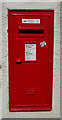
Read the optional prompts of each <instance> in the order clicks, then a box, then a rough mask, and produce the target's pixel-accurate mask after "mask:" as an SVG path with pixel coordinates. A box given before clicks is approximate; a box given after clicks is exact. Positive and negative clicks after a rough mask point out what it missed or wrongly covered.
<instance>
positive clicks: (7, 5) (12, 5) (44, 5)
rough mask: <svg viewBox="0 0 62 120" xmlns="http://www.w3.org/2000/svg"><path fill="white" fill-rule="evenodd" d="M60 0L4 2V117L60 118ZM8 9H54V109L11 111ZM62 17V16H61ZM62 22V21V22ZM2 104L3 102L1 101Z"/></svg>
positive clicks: (1, 44) (0, 43) (0, 70)
mask: <svg viewBox="0 0 62 120" xmlns="http://www.w3.org/2000/svg"><path fill="white" fill-rule="evenodd" d="M60 4H61V3H60V2H42V0H39V1H38V0H36V1H33V0H30V1H29V2H24V1H23V2H22V0H21V1H20V2H2V3H1V5H2V8H1V7H0V12H1V14H2V20H1V22H2V24H1V26H0V28H1V30H0V31H1V32H0V33H1V37H2V41H1V40H0V49H1V51H0V56H1V57H2V60H1V61H0V65H1V66H0V73H1V77H0V78H1V79H2V82H1V85H2V88H1V86H0V89H1V90H2V118H60ZM8 9H54V60H53V61H54V62H53V109H52V111H47V112H45V111H41V112H9V86H8V83H9V79H8V78H9V75H8V33H7V29H8V12H7V10H8ZM61 18H62V17H61ZM61 23H62V22H61ZM0 104H1V103H0Z"/></svg>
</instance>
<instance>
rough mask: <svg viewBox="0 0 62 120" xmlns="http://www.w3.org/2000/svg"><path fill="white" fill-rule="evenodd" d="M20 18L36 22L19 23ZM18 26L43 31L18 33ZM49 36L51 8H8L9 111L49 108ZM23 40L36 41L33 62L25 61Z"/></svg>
mask: <svg viewBox="0 0 62 120" xmlns="http://www.w3.org/2000/svg"><path fill="white" fill-rule="evenodd" d="M22 18H24V19H40V24H26V23H24V24H22V21H21V20H22ZM22 29H29V30H30V29H35V30H36V29H37V30H44V32H43V33H42V34H20V33H19V30H22ZM53 39H54V11H53V10H8V54H9V58H8V60H9V111H35V110H52V86H53ZM43 41H45V42H46V46H44V47H41V45H40V42H43ZM25 43H36V60H35V61H25ZM18 63H19V64H18Z"/></svg>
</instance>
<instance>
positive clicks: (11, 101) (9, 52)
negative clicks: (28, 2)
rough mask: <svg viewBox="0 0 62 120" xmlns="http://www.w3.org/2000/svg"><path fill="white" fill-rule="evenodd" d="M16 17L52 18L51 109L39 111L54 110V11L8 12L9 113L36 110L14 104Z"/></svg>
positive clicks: (50, 56)
mask: <svg viewBox="0 0 62 120" xmlns="http://www.w3.org/2000/svg"><path fill="white" fill-rule="evenodd" d="M15 15H36V16H37V15H38V16H39V15H43V16H49V18H50V36H49V38H50V54H49V70H50V73H49V79H50V83H49V84H51V85H50V86H51V87H50V88H49V89H50V91H49V95H50V98H49V99H50V100H49V107H48V109H47V107H44V108H41V109H40V108H38V110H52V93H53V52H54V51H53V49H54V47H53V46H54V10H34V9H32V10H8V55H9V57H8V61H9V111H32V110H36V108H35V107H34V108H32V109H27V108H23V109H22V108H21V107H20V106H18V107H17V106H14V104H13V61H12V60H13V52H12V44H13V43H12V32H11V31H12V26H11V24H12V16H15Z"/></svg>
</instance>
